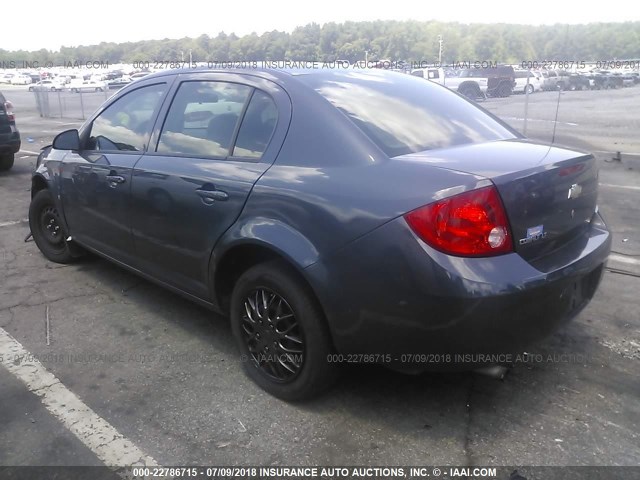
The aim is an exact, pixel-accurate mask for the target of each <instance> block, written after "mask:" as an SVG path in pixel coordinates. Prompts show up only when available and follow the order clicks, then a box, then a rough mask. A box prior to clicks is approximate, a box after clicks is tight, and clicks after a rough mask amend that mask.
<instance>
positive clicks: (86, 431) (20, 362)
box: [0, 328, 158, 468]
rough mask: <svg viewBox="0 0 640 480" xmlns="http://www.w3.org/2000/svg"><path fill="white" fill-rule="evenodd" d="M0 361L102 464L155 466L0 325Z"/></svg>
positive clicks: (155, 463) (153, 462) (110, 465)
mask: <svg viewBox="0 0 640 480" xmlns="http://www.w3.org/2000/svg"><path fill="white" fill-rule="evenodd" d="M0 364H1V365H3V366H4V367H5V368H6V369H7V370H9V372H10V373H12V374H13V375H14V376H15V377H16V378H18V379H19V380H21V381H22V382H23V383H24V384H25V385H26V386H27V388H28V389H29V391H31V392H33V393H35V394H36V395H38V396H39V397H40V399H41V401H42V404H43V405H44V407H45V408H46V409H47V410H48V411H49V412H51V413H52V414H53V415H54V416H55V417H56V418H57V419H58V420H60V421H61V422H62V424H63V425H64V426H65V427H66V428H67V429H68V430H70V431H71V432H72V433H73V434H74V435H75V436H76V437H78V439H79V440H80V441H81V442H82V443H84V444H85V445H86V446H87V447H88V448H89V449H90V450H91V451H92V452H93V453H94V454H95V455H96V456H97V457H98V458H99V459H100V460H101V461H102V462H103V463H104V464H105V465H107V466H109V467H113V468H116V467H123V466H131V465H135V466H154V467H155V466H158V464H157V462H156V461H155V460H154V459H153V458H151V457H150V456H149V455H146V454H145V453H144V452H142V450H140V449H139V448H138V447H136V446H135V445H134V444H133V442H131V441H130V440H128V439H127V438H125V437H124V436H123V435H122V434H121V433H120V432H118V431H117V430H116V429H115V428H114V427H113V426H112V425H111V424H109V422H107V421H106V420H104V419H103V418H101V417H100V416H98V415H97V414H96V413H95V412H94V411H93V410H91V409H90V408H89V407H88V406H87V405H85V404H84V402H83V401H82V400H80V399H79V398H78V397H77V396H76V395H75V394H74V393H73V392H72V391H70V390H69V389H67V388H66V387H65V386H64V385H63V384H62V383H60V380H58V379H57V378H56V377H55V376H54V375H53V374H52V373H50V372H49V371H48V370H47V369H46V368H44V366H42V364H41V363H40V362H39V361H38V360H37V359H36V358H34V356H33V355H31V354H30V353H29V352H28V351H27V350H26V349H25V348H24V347H23V346H22V345H21V344H20V342H18V341H17V340H16V339H15V338H13V337H12V336H11V335H10V334H9V333H7V332H6V331H5V330H4V329H3V328H0Z"/></svg>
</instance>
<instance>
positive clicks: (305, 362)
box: [231, 261, 337, 401]
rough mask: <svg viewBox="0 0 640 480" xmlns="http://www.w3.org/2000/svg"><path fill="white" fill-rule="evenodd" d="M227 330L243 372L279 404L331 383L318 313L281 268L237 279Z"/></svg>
mask: <svg viewBox="0 0 640 480" xmlns="http://www.w3.org/2000/svg"><path fill="white" fill-rule="evenodd" d="M231 327H232V330H233V334H234V337H235V340H236V344H237V345H238V348H239V349H240V353H241V360H242V365H243V368H244V370H245V372H246V373H247V375H248V376H249V377H250V378H251V379H252V380H253V381H254V382H256V383H257V384H258V385H259V386H260V387H261V388H263V389H264V390H266V391H267V392H269V393H270V394H272V395H274V396H276V397H278V398H282V399H284V400H289V401H295V400H302V399H305V398H309V397H311V396H314V395H317V394H318V393H320V392H321V391H322V390H325V389H326V388H327V387H328V386H329V385H330V384H331V383H332V381H333V380H334V379H335V377H336V373H337V367H336V365H335V364H334V363H330V362H329V361H328V360H329V358H328V356H329V355H330V353H331V352H332V342H331V337H330V334H329V329H328V328H327V324H326V320H325V318H324V315H323V313H322V310H321V309H320V306H319V305H318V302H317V300H316V299H315V297H314V295H313V293H312V292H311V291H310V290H309V288H308V287H307V286H306V285H304V284H303V283H302V281H301V279H300V278H299V277H298V275H297V273H295V272H294V271H293V270H292V269H291V268H290V267H289V266H287V265H286V264H285V263H283V262H279V261H275V262H268V263H263V264H259V265H257V266H255V267H252V268H250V269H249V270H247V271H246V272H245V273H244V274H242V275H241V276H240V278H239V279H238V281H237V282H236V285H235V287H234V290H233V294H232V296H231Z"/></svg>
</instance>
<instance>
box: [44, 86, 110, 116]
mask: <svg viewBox="0 0 640 480" xmlns="http://www.w3.org/2000/svg"><path fill="white" fill-rule="evenodd" d="M115 92H117V90H109V89H105V90H104V91H102V92H100V91H98V92H82V91H80V92H71V91H66V90H57V91H53V90H45V89H37V90H34V91H33V94H34V95H35V100H36V106H37V109H38V113H39V114H40V116H41V117H45V118H69V119H78V120H85V119H86V118H87V116H88V115H90V114H92V113H93V112H95V111H96V109H97V108H98V107H99V106H100V105H101V104H102V103H103V102H104V101H105V100H107V99H108V98H109V97H111V96H112V95H113V94H114V93H115Z"/></svg>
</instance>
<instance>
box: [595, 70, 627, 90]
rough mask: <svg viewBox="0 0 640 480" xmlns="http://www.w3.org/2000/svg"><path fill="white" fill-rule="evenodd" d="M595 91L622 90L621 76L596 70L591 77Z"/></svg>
mask: <svg viewBox="0 0 640 480" xmlns="http://www.w3.org/2000/svg"><path fill="white" fill-rule="evenodd" d="M591 78H592V79H593V84H594V88H595V89H596V90H609V89H612V88H622V86H623V79H622V76H621V75H615V74H614V73H613V72H610V71H608V70H597V71H595V72H593V74H592V77H591Z"/></svg>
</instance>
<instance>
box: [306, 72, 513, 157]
mask: <svg viewBox="0 0 640 480" xmlns="http://www.w3.org/2000/svg"><path fill="white" fill-rule="evenodd" d="M298 78H299V79H300V80H301V81H302V82H304V83H306V84H307V85H309V86H310V87H312V88H313V89H314V90H316V91H317V92H318V93H319V94H320V95H322V96H323V97H325V98H326V99H327V100H329V102H331V103H332V104H333V105H334V106H335V107H337V108H338V109H339V110H341V111H342V112H343V113H344V114H345V115H347V116H348V117H349V118H350V119H351V120H352V121H353V122H354V123H355V124H356V125H357V126H358V127H359V128H360V129H361V130H362V131H363V132H364V133H365V134H366V135H367V136H368V137H369V138H370V139H371V140H372V141H373V142H374V143H375V144H376V145H377V146H378V147H379V148H380V149H381V150H383V151H384V152H385V153H386V154H387V155H388V156H389V157H396V156H399V155H406V154H408V153H414V152H421V151H423V150H432V149H436V148H446V147H453V146H456V145H465V144H470V143H481V142H490V141H495V140H504V139H508V138H515V135H514V134H513V133H512V132H511V131H510V130H509V129H508V128H507V127H505V126H503V125H502V124H501V123H499V122H498V121H497V120H495V119H493V118H492V117H491V116H489V115H487V114H486V113H484V112H483V111H482V110H480V109H478V108H476V107H475V106H474V105H472V104H471V103H469V102H468V101H466V100H464V99H462V98H460V97H459V96H458V95H456V94H454V93H452V92H450V91H449V90H447V89H446V88H444V87H441V86H439V85H436V84H434V83H432V82H430V81H427V80H424V79H421V78H417V77H415V76H412V75H406V74H401V73H397V74H393V73H388V72H376V71H367V72H357V71H355V72H345V73H343V74H336V75H328V76H324V75H300V76H299V77H298Z"/></svg>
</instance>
